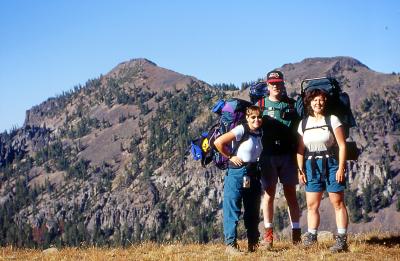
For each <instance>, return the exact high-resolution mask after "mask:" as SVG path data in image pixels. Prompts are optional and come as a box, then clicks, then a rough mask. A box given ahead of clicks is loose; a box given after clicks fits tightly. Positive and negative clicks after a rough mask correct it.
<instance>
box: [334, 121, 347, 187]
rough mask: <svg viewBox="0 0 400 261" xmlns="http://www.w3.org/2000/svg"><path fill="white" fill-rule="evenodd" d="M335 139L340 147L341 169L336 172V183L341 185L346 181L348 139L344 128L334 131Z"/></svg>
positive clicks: (340, 127)
mask: <svg viewBox="0 0 400 261" xmlns="http://www.w3.org/2000/svg"><path fill="white" fill-rule="evenodd" d="M334 134H335V138H336V141H337V144H338V146H339V169H338V171H337V172H336V181H337V182H339V183H341V182H344V181H345V178H344V173H345V168H346V165H345V162H346V138H345V134H344V129H343V127H342V126H339V127H337V128H336V129H335V130H334Z"/></svg>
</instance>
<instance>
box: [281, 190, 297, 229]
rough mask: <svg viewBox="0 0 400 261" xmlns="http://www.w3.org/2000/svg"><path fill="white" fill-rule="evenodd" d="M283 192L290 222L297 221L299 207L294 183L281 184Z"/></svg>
mask: <svg viewBox="0 0 400 261" xmlns="http://www.w3.org/2000/svg"><path fill="white" fill-rule="evenodd" d="M283 192H284V194H285V198H286V201H287V203H288V206H289V216H290V220H291V222H299V220H300V208H299V203H298V202H297V197H296V185H283Z"/></svg>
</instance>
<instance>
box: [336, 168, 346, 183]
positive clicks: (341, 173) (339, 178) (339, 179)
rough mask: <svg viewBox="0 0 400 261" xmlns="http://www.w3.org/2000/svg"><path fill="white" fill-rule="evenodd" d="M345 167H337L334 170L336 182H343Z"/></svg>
mask: <svg viewBox="0 0 400 261" xmlns="http://www.w3.org/2000/svg"><path fill="white" fill-rule="evenodd" d="M345 171H346V170H345V169H343V168H339V169H338V170H337V171H336V181H337V182H338V183H344V182H345Z"/></svg>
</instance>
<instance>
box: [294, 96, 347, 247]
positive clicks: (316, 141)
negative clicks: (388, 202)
mask: <svg viewBox="0 0 400 261" xmlns="http://www.w3.org/2000/svg"><path fill="white" fill-rule="evenodd" d="M327 97H328V96H327V94H326V93H325V92H324V91H322V90H320V89H315V90H312V91H310V92H308V93H307V94H306V96H305V99H304V104H305V108H306V111H307V114H308V118H306V119H303V120H302V122H300V124H299V128H298V133H299V134H300V135H301V139H300V141H299V143H298V150H297V165H298V178H299V181H300V183H302V184H305V190H306V200H307V225H308V232H307V233H305V235H304V239H303V244H304V246H306V247H308V246H311V245H313V244H314V243H316V242H317V232H318V226H319V224H320V214H319V206H320V203H321V199H322V195H323V192H324V191H325V190H326V191H327V192H328V194H329V199H330V201H331V203H332V206H333V207H334V209H335V217H336V225H337V235H336V242H335V244H334V246H332V247H331V248H330V250H331V251H332V252H341V251H346V250H347V235H346V232H347V226H348V214H347V209H346V205H345V202H344V189H345V158H346V155H345V154H346V152H345V149H346V143H345V131H344V128H343V126H342V123H341V122H340V120H339V119H338V118H337V117H336V116H335V115H325V109H326V105H327V103H328V102H329V101H328V100H327ZM305 120H306V125H305V128H302V124H303V121H305ZM303 129H304V132H303ZM335 140H336V141H335ZM336 144H337V146H338V150H337V146H336ZM335 148H336V149H335Z"/></svg>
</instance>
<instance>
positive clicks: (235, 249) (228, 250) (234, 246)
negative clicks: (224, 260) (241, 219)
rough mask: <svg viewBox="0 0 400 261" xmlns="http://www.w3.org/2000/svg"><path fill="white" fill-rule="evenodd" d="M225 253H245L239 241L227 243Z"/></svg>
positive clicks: (236, 254) (234, 254) (233, 254)
mask: <svg viewBox="0 0 400 261" xmlns="http://www.w3.org/2000/svg"><path fill="white" fill-rule="evenodd" d="M225 253H226V254H228V255H232V256H238V255H242V254H243V252H242V251H241V250H240V249H239V246H238V244H237V243H233V244H230V245H227V246H226V248H225Z"/></svg>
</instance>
